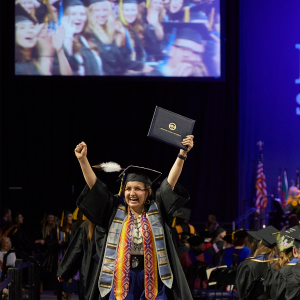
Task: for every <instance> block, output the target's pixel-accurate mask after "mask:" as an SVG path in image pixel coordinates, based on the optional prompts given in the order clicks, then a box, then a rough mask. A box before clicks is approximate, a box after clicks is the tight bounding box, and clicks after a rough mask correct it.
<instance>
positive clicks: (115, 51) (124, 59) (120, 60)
mask: <svg viewBox="0 0 300 300" xmlns="http://www.w3.org/2000/svg"><path fill="white" fill-rule="evenodd" d="M90 39H91V41H92V42H93V43H95V44H96V45H97V47H98V51H99V53H100V57H101V60H102V67H103V71H104V73H105V75H124V74H125V72H126V71H127V66H128V62H129V61H130V55H131V51H130V49H129V47H128V46H126V45H125V46H121V47H118V46H117V45H116V43H115V42H113V43H111V44H103V43H102V42H101V41H100V40H99V39H98V38H97V37H96V35H93V36H92V37H91V38H90Z"/></svg>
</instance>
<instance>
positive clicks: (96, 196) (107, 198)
mask: <svg viewBox="0 0 300 300" xmlns="http://www.w3.org/2000/svg"><path fill="white" fill-rule="evenodd" d="M76 204H77V206H78V207H79V208H80V210H81V211H82V213H83V214H84V215H85V216H86V217H87V218H88V219H89V220H90V221H91V222H93V223H95V224H96V225H99V226H101V227H104V228H107V227H108V224H109V219H110V217H111V215H112V214H113V212H114V210H115V208H116V207H117V206H118V204H119V199H118V197H117V196H114V195H113V194H112V193H110V192H109V191H108V189H107V186H106V185H105V184H104V183H103V182H102V181H101V180H99V179H98V178H97V180H96V183H95V184H94V186H93V187H92V188H91V189H90V188H89V187H88V186H87V185H86V186H85V188H84V189H83V191H82V192H81V194H80V195H79V197H78V199H77V202H76Z"/></svg>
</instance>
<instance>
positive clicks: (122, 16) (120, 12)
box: [119, 0, 128, 196]
mask: <svg viewBox="0 0 300 300" xmlns="http://www.w3.org/2000/svg"><path fill="white" fill-rule="evenodd" d="M119 15H120V20H121V22H122V23H123V24H124V25H128V23H127V22H126V20H125V18H124V15H123V0H121V1H120V3H119ZM119 196H120V195H119Z"/></svg>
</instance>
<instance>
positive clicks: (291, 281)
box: [285, 264, 300, 300]
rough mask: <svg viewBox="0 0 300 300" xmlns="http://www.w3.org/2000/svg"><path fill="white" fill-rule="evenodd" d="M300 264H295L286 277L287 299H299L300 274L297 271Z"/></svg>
mask: <svg viewBox="0 0 300 300" xmlns="http://www.w3.org/2000/svg"><path fill="white" fill-rule="evenodd" d="M298 265H299V264H297V265H295V266H293V267H292V268H291V271H290V272H288V274H287V277H286V292H285V299H286V300H296V299H299V296H300V286H299V280H300V274H299V273H298V272H297V271H299V267H298ZM297 267H298V268H297ZM296 268H297V269H298V270H297V269H296ZM297 273H298V274H297Z"/></svg>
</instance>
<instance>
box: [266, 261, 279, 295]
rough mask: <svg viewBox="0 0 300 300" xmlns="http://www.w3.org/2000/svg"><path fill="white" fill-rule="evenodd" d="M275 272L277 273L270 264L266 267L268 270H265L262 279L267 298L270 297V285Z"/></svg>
mask: <svg viewBox="0 0 300 300" xmlns="http://www.w3.org/2000/svg"><path fill="white" fill-rule="evenodd" d="M275 273H277V272H276V269H275V267H274V265H270V266H269V267H268V270H267V273H266V275H265V279H264V291H265V294H266V295H267V297H268V299H269V297H270V290H271V285H272V282H273V280H274V275H275ZM272 299H273V298H272Z"/></svg>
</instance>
